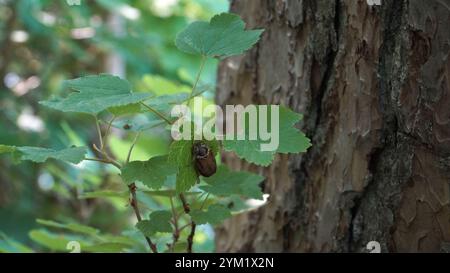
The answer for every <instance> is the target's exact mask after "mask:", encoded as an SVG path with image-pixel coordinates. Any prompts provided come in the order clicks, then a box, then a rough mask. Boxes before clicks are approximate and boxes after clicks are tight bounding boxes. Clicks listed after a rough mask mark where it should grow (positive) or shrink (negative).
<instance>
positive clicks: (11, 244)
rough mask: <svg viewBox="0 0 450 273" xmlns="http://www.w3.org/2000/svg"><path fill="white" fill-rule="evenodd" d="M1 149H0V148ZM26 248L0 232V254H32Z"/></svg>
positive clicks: (29, 249) (30, 250)
mask: <svg viewBox="0 0 450 273" xmlns="http://www.w3.org/2000/svg"><path fill="white" fill-rule="evenodd" d="M0 149H1V148H0ZM32 252H33V250H32V249H31V248H29V247H28V246H26V245H24V244H22V243H20V242H18V241H16V240H14V239H12V238H9V237H8V236H6V234H4V233H2V232H0V253H32Z"/></svg>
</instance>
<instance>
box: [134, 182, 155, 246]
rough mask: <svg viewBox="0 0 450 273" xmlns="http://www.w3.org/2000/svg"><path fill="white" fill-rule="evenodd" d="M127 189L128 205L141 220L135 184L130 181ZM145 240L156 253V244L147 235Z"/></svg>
mask: <svg viewBox="0 0 450 273" xmlns="http://www.w3.org/2000/svg"><path fill="white" fill-rule="evenodd" d="M128 189H129V191H130V194H131V200H130V205H131V207H133V210H134V214H135V215H136V218H137V220H138V221H139V222H140V221H142V217H141V213H140V211H139V207H138V202H137V198H136V184H134V183H131V184H130V185H129V186H128ZM144 236H145V235H144ZM145 240H146V241H147V243H148V245H149V247H150V249H151V250H152V252H153V253H158V249H157V248H156V245H155V244H154V243H153V242H152V240H151V239H150V238H149V237H147V236H145Z"/></svg>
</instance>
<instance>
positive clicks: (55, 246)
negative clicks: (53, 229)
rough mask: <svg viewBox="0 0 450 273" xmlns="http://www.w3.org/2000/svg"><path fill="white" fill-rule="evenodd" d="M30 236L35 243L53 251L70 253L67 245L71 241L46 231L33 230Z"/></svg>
mask: <svg viewBox="0 0 450 273" xmlns="http://www.w3.org/2000/svg"><path fill="white" fill-rule="evenodd" d="M28 236H29V237H30V238H31V240H33V241H34V242H36V243H38V244H39V245H42V246H44V247H47V248H49V249H51V250H58V251H63V252H68V251H69V250H67V248H66V247H67V243H69V241H70V240H69V239H66V238H64V237H62V236H57V235H55V234H52V233H49V232H47V231H46V230H32V231H30V232H29V234H28Z"/></svg>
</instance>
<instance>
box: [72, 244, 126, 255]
mask: <svg viewBox="0 0 450 273" xmlns="http://www.w3.org/2000/svg"><path fill="white" fill-rule="evenodd" d="M128 248H130V245H128V244H122V243H110V242H108V243H99V244H94V245H90V246H83V247H82V248H81V251H82V252H95V253H118V252H122V251H124V250H125V249H128Z"/></svg>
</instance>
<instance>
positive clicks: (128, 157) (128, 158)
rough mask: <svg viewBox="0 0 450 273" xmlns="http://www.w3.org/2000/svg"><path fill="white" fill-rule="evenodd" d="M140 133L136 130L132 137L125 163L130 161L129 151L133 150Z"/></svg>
mask: <svg viewBox="0 0 450 273" xmlns="http://www.w3.org/2000/svg"><path fill="white" fill-rule="evenodd" d="M140 135H141V132H138V133H137V134H136V136H135V137H134V140H133V144H131V147H130V150H129V151H128V155H127V161H126V163H128V162H130V158H131V153H132V152H133V149H134V146H135V145H136V142H137V141H138V139H139V136H140Z"/></svg>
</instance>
